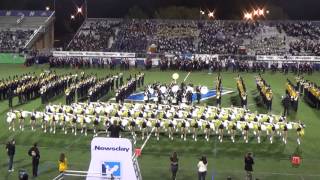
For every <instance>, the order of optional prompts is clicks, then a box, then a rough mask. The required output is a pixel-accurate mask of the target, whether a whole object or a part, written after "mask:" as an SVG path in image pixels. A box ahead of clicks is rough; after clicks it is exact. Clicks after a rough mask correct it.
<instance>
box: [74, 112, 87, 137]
mask: <svg viewBox="0 0 320 180" xmlns="http://www.w3.org/2000/svg"><path fill="white" fill-rule="evenodd" d="M84 118H85V117H84V115H82V114H78V115H77V122H76V123H79V124H80V127H81V131H80V133H81V134H83V133H84V130H85V129H86V122H85V120H84Z"/></svg>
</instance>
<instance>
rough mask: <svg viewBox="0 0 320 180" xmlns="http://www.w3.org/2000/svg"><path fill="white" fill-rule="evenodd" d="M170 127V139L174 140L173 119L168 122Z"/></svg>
mask: <svg viewBox="0 0 320 180" xmlns="http://www.w3.org/2000/svg"><path fill="white" fill-rule="evenodd" d="M168 127H169V128H168V129H169V139H171V140H173V119H170V120H169V124H168Z"/></svg>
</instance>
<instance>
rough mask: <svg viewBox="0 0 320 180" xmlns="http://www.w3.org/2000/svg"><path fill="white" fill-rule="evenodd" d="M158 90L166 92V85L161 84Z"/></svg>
mask: <svg viewBox="0 0 320 180" xmlns="http://www.w3.org/2000/svg"><path fill="white" fill-rule="evenodd" d="M160 91H161V93H163V94H164V93H166V92H167V87H165V86H161V87H160Z"/></svg>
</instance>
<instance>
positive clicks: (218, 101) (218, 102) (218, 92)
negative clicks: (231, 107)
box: [216, 91, 221, 108]
mask: <svg viewBox="0 0 320 180" xmlns="http://www.w3.org/2000/svg"><path fill="white" fill-rule="evenodd" d="M216 102H217V108H220V107H221V92H220V91H217V95H216Z"/></svg>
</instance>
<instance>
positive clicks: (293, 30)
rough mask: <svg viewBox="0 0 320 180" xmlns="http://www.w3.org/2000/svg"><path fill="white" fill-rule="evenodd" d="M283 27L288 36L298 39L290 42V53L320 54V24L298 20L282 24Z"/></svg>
mask: <svg viewBox="0 0 320 180" xmlns="http://www.w3.org/2000/svg"><path fill="white" fill-rule="evenodd" d="M281 28H282V29H283V30H284V31H285V32H286V34H287V35H288V36H292V37H296V38H297V40H296V41H293V42H290V44H289V45H290V49H289V52H290V54H294V55H299V54H302V55H308V54H313V55H320V48H319V45H320V26H318V25H317V24H315V23H311V22H297V23H287V24H282V25H281Z"/></svg>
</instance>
